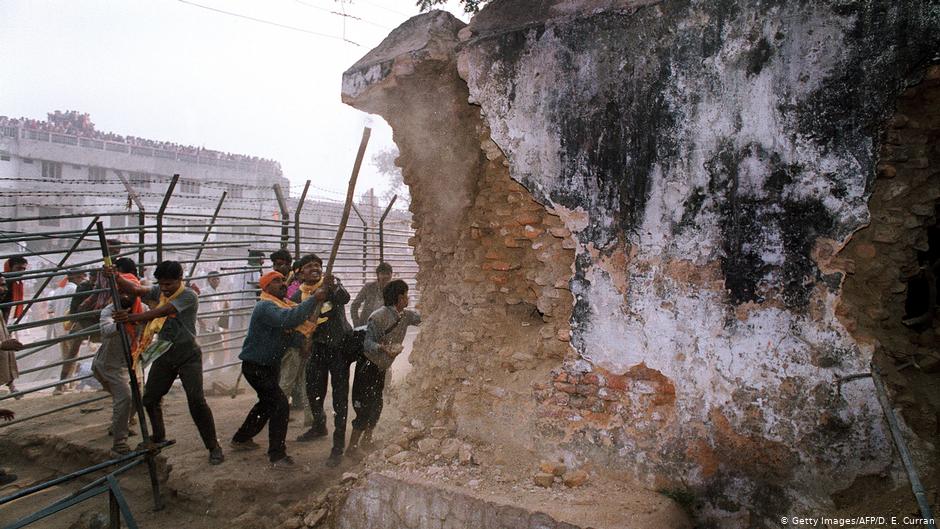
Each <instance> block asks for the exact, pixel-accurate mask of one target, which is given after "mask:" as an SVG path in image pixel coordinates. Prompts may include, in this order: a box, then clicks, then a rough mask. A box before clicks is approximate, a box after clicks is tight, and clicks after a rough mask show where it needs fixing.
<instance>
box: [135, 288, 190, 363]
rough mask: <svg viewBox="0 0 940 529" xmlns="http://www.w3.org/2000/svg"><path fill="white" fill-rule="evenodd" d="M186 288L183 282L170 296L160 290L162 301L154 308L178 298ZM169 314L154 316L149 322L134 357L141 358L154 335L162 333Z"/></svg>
mask: <svg viewBox="0 0 940 529" xmlns="http://www.w3.org/2000/svg"><path fill="white" fill-rule="evenodd" d="M185 288H186V286H185V285H183V283H180V287H179V288H178V289H176V292H174V293H173V294H172V295H171V296H170V297H166V296H164V295H163V292H160V303H158V304H157V306H156V307H154V308H160V307H162V306H164V305H166V304H167V303H169V302H171V301H173V300H174V299H176V298H178V297H179V296H180V294H182V293H183V290H184V289H185ZM168 317H169V316H164V317H162V318H154V319H152V320H150V321H149V322H148V323H147V326H146V327H144V333H143V335H141V337H140V340H139V341H138V342H137V349H136V350H135V351H134V358H135V359H136V358H139V357H140V354H141V353H142V352H144V351H145V350H146V349H147V346H149V345H150V342H152V341H153V337H154V336H156V335H158V334H160V330H161V329H163V324H164V323H166V319H167V318H168Z"/></svg>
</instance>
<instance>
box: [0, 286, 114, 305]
mask: <svg viewBox="0 0 940 529" xmlns="http://www.w3.org/2000/svg"><path fill="white" fill-rule="evenodd" d="M99 292H107V289H104V288H95V289H92V290H83V291H81V292H72V293H71V294H56V295H54V296H47V297H44V298H39V299H24V300H20V301H10V302H7V303H0V309H5V308H9V307H15V306H17V305H23V304H25V303H32V302H34V301H55V300H57V299H65V298H74V297H75V296H85V295H90V294H98V293H99Z"/></svg>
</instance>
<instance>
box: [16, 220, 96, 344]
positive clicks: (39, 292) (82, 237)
mask: <svg viewBox="0 0 940 529" xmlns="http://www.w3.org/2000/svg"><path fill="white" fill-rule="evenodd" d="M99 218H100V217H98V216H95V218H93V219H91V222H90V223H89V224H88V227H87V228H85V231H83V232H82V234H81V235H80V236H79V237H78V239H77V240H76V241H75V243H74V244H72V247H71V248H69V251H67V252H65V255H64V256H63V257H62V259H60V260H59V264H58V265H56V269H61V268H62V265H64V264H65V262H66V261H68V259H69V257H71V255H72V253H73V252H75V250H76V249H77V248H78V245H79V244H81V243H82V241H84V240H85V236H87V235H88V232H90V231H91V229H92V228H94V227H95V223H97V222H98V219H99ZM53 277H54V276H49V277H47V278H46V279H45V281H43V282H42V284H41V285H39V288H37V289H36V292H35V293H33V300H32V301H30V302H29V303H27V304H26V308H24V309H23V312H21V313H20V316H19V317H18V318H16V321H14V322H13V324H14V325H16V324H17V323H19V322H20V320H22V319H23V318H25V317H26V312H27V311H28V310H29V308H30V307H32V306H33V303H35V302H36V300H37V299H39V296H40V295H42V291H43V290H45V288H46V286H48V285H49V282H50V281H52V278H53ZM14 312H16V310H15V309H14Z"/></svg>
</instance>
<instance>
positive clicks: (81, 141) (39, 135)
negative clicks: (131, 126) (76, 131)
mask: <svg viewBox="0 0 940 529" xmlns="http://www.w3.org/2000/svg"><path fill="white" fill-rule="evenodd" d="M3 135H4V136H8V137H11V138H20V139H24V140H33V141H42V142H48V143H58V144H61V145H73V146H76V147H85V148H89V149H97V150H101V151H109V152H121V153H126V154H133V155H136V156H147V157H150V158H164V159H169V160H177V161H180V162H184V163H195V164H199V165H210V166H213V167H224V168H227V169H235V170H238V171H242V172H248V173H255V174H261V175H268V176H281V174H282V173H281V169H280V167H279V166H278V165H277V163H276V162H271V161H264V160H258V161H245V160H230V159H227V158H225V156H227V155H226V154H225V153H221V152H220V153H218V155H215V154H210V152H213V151H201V152H202V154H198V153H197V154H190V153H187V152H184V151H179V150H167V149H162V148H159V147H149V146H145V145H136V144H133V143H126V142H116V141H110V140H102V139H99V138H86V137H84V136H77V135H73V134H65V133H62V132H47V131H43V130H36V129H30V128H28V127H10V126H4V127H3Z"/></svg>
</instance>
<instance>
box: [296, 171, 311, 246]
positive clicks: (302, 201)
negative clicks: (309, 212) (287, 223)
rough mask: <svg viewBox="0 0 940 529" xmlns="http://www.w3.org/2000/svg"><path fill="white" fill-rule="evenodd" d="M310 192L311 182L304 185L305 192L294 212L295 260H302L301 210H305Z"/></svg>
mask: <svg viewBox="0 0 940 529" xmlns="http://www.w3.org/2000/svg"><path fill="white" fill-rule="evenodd" d="M309 190H310V180H307V183H306V184H304V192H303V193H301V194H300V200H299V201H298V202H297V210H296V211H294V259H300V210H302V209H303V208H304V201H305V200H307V191H309Z"/></svg>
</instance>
